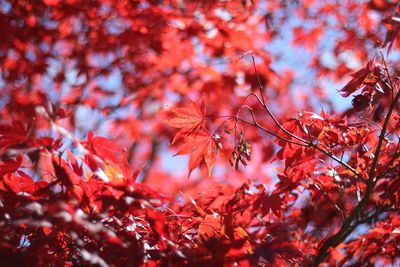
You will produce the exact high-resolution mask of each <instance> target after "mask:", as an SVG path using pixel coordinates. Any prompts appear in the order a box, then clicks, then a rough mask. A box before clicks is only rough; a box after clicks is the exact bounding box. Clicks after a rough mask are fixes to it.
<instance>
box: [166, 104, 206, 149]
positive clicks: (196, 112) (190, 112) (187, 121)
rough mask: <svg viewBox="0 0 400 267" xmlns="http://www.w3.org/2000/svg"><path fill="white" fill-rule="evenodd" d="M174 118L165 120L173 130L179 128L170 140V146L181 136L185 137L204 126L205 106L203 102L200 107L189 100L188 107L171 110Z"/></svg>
mask: <svg viewBox="0 0 400 267" xmlns="http://www.w3.org/2000/svg"><path fill="white" fill-rule="evenodd" d="M171 112H172V113H173V115H174V117H173V118H171V119H169V120H167V121H166V122H167V123H168V124H169V125H170V126H172V127H175V128H180V129H181V130H179V131H178V132H177V133H176V134H175V136H174V139H173V140H172V142H171V143H172V144H173V143H175V141H176V140H178V139H179V138H181V137H182V136H187V135H188V134H190V133H191V132H193V131H194V130H196V129H198V128H200V127H204V126H205V120H204V117H205V113H206V109H205V105H204V101H201V104H200V106H199V105H197V104H196V103H195V102H193V101H191V100H189V106H188V107H185V108H175V109H172V110H171Z"/></svg>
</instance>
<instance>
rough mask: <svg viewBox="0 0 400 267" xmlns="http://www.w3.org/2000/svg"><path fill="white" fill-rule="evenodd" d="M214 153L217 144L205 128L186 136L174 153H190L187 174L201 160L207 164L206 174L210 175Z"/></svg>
mask: <svg viewBox="0 0 400 267" xmlns="http://www.w3.org/2000/svg"><path fill="white" fill-rule="evenodd" d="M216 153H217V146H216V145H215V142H214V139H213V137H212V135H211V134H210V133H209V132H208V131H207V130H205V129H201V130H199V131H196V132H195V133H193V134H191V135H189V136H188V137H187V139H186V142H185V144H184V145H183V146H182V147H181V148H180V149H179V151H178V153H176V155H184V154H190V160H189V175H188V176H190V174H191V173H192V171H193V170H194V169H195V168H196V167H197V166H199V165H200V163H201V162H202V161H203V160H204V162H205V163H206V165H207V168H208V175H211V171H212V168H213V166H214V163H215V155H216Z"/></svg>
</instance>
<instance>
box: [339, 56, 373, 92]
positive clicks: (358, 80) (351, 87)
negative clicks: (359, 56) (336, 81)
mask: <svg viewBox="0 0 400 267" xmlns="http://www.w3.org/2000/svg"><path fill="white" fill-rule="evenodd" d="M372 71H373V68H372V60H370V61H368V63H367V65H366V66H365V67H364V68H362V69H360V70H358V71H357V72H355V73H353V74H352V75H351V76H352V77H353V79H351V81H349V82H348V83H347V84H346V85H345V86H344V87H343V88H342V89H341V90H340V92H341V95H342V96H344V97H348V96H349V95H351V94H352V93H353V92H355V91H357V90H358V89H359V87H360V86H361V85H362V84H363V82H364V80H365V79H366V78H367V77H368V75H369V74H370V73H371V72H372Z"/></svg>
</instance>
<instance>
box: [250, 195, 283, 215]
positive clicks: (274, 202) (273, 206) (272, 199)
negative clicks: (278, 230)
mask: <svg viewBox="0 0 400 267" xmlns="http://www.w3.org/2000/svg"><path fill="white" fill-rule="evenodd" d="M282 202H283V200H282V198H281V197H280V196H279V195H278V194H271V195H267V194H266V193H265V192H263V193H262V194H261V196H260V197H259V198H258V199H257V200H256V201H255V202H254V208H255V209H258V208H261V214H262V216H263V217H264V216H266V215H267V214H268V213H270V211H272V212H273V213H274V214H275V215H276V216H277V217H278V218H280V217H281V215H282V204H283V203H282Z"/></svg>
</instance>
